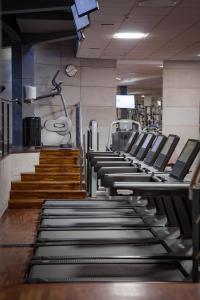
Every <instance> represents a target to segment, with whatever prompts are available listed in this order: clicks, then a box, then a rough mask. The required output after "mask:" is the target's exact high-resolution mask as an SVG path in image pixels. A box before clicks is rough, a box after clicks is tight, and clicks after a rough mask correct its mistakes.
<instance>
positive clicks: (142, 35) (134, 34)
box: [113, 32, 148, 39]
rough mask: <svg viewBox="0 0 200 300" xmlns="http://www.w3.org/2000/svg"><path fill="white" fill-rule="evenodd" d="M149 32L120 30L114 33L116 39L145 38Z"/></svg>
mask: <svg viewBox="0 0 200 300" xmlns="http://www.w3.org/2000/svg"><path fill="white" fill-rule="evenodd" d="M147 36H148V33H143V32H118V33H115V34H114V35H113V38H114V39H144V38H146V37H147Z"/></svg>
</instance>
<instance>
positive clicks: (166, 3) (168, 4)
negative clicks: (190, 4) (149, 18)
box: [138, 0, 179, 8]
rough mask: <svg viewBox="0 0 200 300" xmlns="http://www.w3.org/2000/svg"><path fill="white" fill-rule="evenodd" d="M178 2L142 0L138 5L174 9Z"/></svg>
mask: <svg viewBox="0 0 200 300" xmlns="http://www.w3.org/2000/svg"><path fill="white" fill-rule="evenodd" d="M178 2H179V1H178V0H142V1H140V2H139V3H138V6H141V7H155V8H156V7H174V6H176V5H177V4H178Z"/></svg>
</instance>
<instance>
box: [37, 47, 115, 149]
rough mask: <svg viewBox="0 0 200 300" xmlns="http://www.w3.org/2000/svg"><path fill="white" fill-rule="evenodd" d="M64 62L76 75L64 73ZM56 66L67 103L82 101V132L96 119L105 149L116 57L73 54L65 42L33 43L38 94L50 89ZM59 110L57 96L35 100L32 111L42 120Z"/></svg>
mask: <svg viewBox="0 0 200 300" xmlns="http://www.w3.org/2000/svg"><path fill="white" fill-rule="evenodd" d="M67 64H75V65H76V66H77V67H78V73H77V75H76V76H75V77H73V78H70V77H68V76H67V75H66V74H65V73H64V70H65V66H66V65H67ZM58 69H59V70H61V72H60V80H61V81H63V92H64V96H65V98H66V102H67V105H74V104H75V103H78V102H80V103H81V106H82V115H83V131H84V133H86V131H87V128H88V124H89V121H90V120H91V119H96V120H97V121H98V123H99V131H100V146H101V149H105V144H106V143H107V139H108V127H109V125H110V123H111V122H112V121H113V120H114V119H116V109H115V95H116V61H115V60H97V59H79V58H75V56H74V49H73V47H72V46H71V45H68V46H67V45H66V44H64V43H59V44H45V45H39V46H36V47H35V83H36V86H37V90H38V95H41V94H42V93H45V92H46V91H47V90H50V88H51V78H52V76H53V75H54V73H55V72H56V71H57V70H58ZM62 112H63V108H62V105H61V103H60V101H59V100H58V98H55V99H52V100H50V101H49V100H48V101H47V100H45V101H42V102H40V103H37V104H35V114H36V115H37V116H40V117H41V118H42V121H44V120H46V119H47V118H48V119H55V118H57V117H59V116H61V115H62ZM72 118H73V117H72Z"/></svg>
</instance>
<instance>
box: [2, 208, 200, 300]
mask: <svg viewBox="0 0 200 300" xmlns="http://www.w3.org/2000/svg"><path fill="white" fill-rule="evenodd" d="M39 213H40V210H37V209H35V210H34V209H33V210H31V211H30V210H27V209H23V210H22V209H20V210H17V209H12V210H7V212H6V213H5V214H4V216H3V217H2V218H1V220H0V228H1V231H0V300H5V299H10V300H34V299H37V300H47V299H48V300H64V299H67V300H71V299H76V300H83V299H84V300H86V299H87V300H92V299H95V300H105V299H106V300H112V299H115V300H118V299H120V300H121V299H137V300H158V299H159V300H160V299H162V300H168V299H170V300H172V299H175V300H179V299H180V300H189V299H192V300H193V299H200V284H192V283H188V284H186V283H179V284H178V283H177V284H176V283H170V284H168V283H165V284H164V283H156V284H155V283H131V282H130V283H67V284H51V285H49V284H25V283H24V278H25V274H26V271H27V267H28V263H29V261H30V258H31V255H32V250H33V248H32V243H33V242H34V239H35V235H36V229H37V221H38V217H39Z"/></svg>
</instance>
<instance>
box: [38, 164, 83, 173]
mask: <svg viewBox="0 0 200 300" xmlns="http://www.w3.org/2000/svg"><path fill="white" fill-rule="evenodd" d="M35 171H36V172H38V171H39V172H41V171H42V172H61V173H70V172H73V173H75V172H77V173H78V172H80V165H75V164H66V165H61V164H60V165H59V164H43V165H36V166H35Z"/></svg>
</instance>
